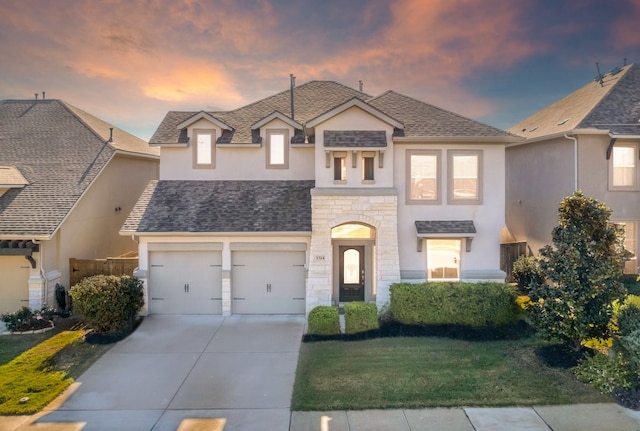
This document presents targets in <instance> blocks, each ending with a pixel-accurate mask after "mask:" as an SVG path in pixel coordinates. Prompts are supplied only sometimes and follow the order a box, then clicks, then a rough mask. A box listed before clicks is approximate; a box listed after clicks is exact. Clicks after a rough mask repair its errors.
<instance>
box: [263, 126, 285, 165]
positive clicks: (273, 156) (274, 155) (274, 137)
mask: <svg viewBox="0 0 640 431" xmlns="http://www.w3.org/2000/svg"><path fill="white" fill-rule="evenodd" d="M288 141H289V132H288V131H287V130H267V168H271V169H287V168H288V167H289V145H287V143H288Z"/></svg>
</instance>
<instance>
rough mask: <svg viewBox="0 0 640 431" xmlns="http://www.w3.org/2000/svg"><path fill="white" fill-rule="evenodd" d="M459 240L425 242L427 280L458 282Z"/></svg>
mask: <svg viewBox="0 0 640 431" xmlns="http://www.w3.org/2000/svg"><path fill="white" fill-rule="evenodd" d="M460 244H461V240H459V239H428V240H427V280H428V281H458V280H460Z"/></svg>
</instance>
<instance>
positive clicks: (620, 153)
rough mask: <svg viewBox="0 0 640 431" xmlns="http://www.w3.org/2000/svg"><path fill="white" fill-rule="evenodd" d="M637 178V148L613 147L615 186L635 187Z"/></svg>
mask: <svg viewBox="0 0 640 431" xmlns="http://www.w3.org/2000/svg"><path fill="white" fill-rule="evenodd" d="M635 176H636V149H635V147H615V146H614V147H613V185H614V186H623V187H624V186H627V187H628V186H634V185H635Z"/></svg>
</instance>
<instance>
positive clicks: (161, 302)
mask: <svg viewBox="0 0 640 431" xmlns="http://www.w3.org/2000/svg"><path fill="white" fill-rule="evenodd" d="M149 267H150V275H149V302H150V304H149V312H150V313H152V314H221V313H222V256H221V253H220V252H219V251H152V252H151V253H150V255H149Z"/></svg>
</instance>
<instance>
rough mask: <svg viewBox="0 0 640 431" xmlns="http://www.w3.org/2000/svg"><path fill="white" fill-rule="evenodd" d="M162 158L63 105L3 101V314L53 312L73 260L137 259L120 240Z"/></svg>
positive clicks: (0, 297)
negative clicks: (48, 308) (43, 309)
mask: <svg viewBox="0 0 640 431" xmlns="http://www.w3.org/2000/svg"><path fill="white" fill-rule="evenodd" d="M158 166H159V151H158V149H157V148H150V147H149V145H148V144H147V142H145V141H144V140H142V139H140V138H137V137H135V136H133V135H131V134H129V133H127V132H125V131H123V130H121V129H119V128H117V127H114V126H112V125H111V124H109V123H107V122H105V121H103V120H101V119H99V118H96V117H95V116H93V115H91V114H89V113H87V112H85V111H83V110H81V109H79V108H77V107H75V106H73V105H70V104H69V103H66V102H64V101H62V100H55V99H45V98H44V94H43V97H42V99H38V100H2V101H0V274H1V277H0V313H13V312H15V311H17V310H19V309H20V307H23V306H28V307H31V308H34V309H39V308H41V307H42V306H44V305H49V306H55V305H56V302H55V300H54V293H55V287H56V284H61V285H63V286H64V287H65V288H69V287H70V286H69V280H70V272H71V271H70V265H69V259H70V258H77V259H97V258H105V257H109V256H120V255H122V254H124V253H127V252H132V251H137V246H136V245H135V244H134V243H132V242H131V241H130V240H129V239H127V238H123V237H122V236H120V235H119V230H120V228H121V227H122V223H124V221H125V219H126V217H127V215H128V214H129V212H130V211H131V209H132V208H133V206H134V204H135V203H136V202H137V200H138V198H139V197H140V193H142V191H143V190H144V189H145V187H146V186H147V184H148V183H149V181H150V180H153V179H157V178H158Z"/></svg>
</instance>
